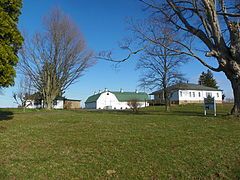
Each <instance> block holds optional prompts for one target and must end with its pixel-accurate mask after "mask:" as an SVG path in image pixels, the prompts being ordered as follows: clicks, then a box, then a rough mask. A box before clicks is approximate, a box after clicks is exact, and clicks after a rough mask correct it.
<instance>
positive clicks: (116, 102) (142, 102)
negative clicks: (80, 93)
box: [85, 90, 149, 109]
mask: <svg viewBox="0 0 240 180" xmlns="http://www.w3.org/2000/svg"><path fill="white" fill-rule="evenodd" d="M148 99H149V98H148V94H147V93H144V92H137V91H136V92H123V91H120V92H110V91H107V90H105V91H104V92H100V93H98V94H95V95H92V96H90V97H88V99H87V100H86V102H85V108H87V109H130V106H129V102H130V101H133V100H135V101H137V103H138V107H140V108H141V107H146V106H149V104H148V102H147V101H148Z"/></svg>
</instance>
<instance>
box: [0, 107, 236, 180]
mask: <svg viewBox="0 0 240 180" xmlns="http://www.w3.org/2000/svg"><path fill="white" fill-rule="evenodd" d="M230 108H231V107H230V106H229V105H224V106H223V105H219V106H218V113H219V114H218V116H217V117H213V116H212V115H208V116H206V117H205V116H203V109H202V107H200V106H199V105H187V106H175V107H173V108H172V111H171V112H170V113H165V112H164V107H149V108H146V109H144V110H141V111H140V112H139V113H138V114H134V113H132V112H129V111H122V112H120V111H118V112H116V111H83V110H78V111H66V110H62V111H60V110H54V111H44V110H40V111H38V110H27V112H22V111H21V110H14V109H1V110H0V177H1V179H4V178H5V179H15V178H16V179H74V178H75V179H111V178H113V179H116V178H119V179H193V178H195V179H199V178H200V179H211V178H212V179H218V178H220V179H225V178H226V179H240V120H237V119H235V118H233V117H229V116H226V114H227V112H228V111H229V110H230Z"/></svg>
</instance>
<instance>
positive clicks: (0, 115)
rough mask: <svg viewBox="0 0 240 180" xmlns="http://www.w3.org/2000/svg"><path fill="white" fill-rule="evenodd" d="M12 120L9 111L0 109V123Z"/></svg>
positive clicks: (11, 113)
mask: <svg viewBox="0 0 240 180" xmlns="http://www.w3.org/2000/svg"><path fill="white" fill-rule="evenodd" d="M12 118H13V112H12V111H9V110H1V109H0V121H7V120H11V119H12Z"/></svg>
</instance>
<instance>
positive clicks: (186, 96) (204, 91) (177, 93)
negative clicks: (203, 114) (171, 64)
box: [150, 83, 223, 104]
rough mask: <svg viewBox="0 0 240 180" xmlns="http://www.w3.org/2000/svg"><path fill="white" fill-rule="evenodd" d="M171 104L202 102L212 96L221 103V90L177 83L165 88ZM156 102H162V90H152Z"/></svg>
mask: <svg viewBox="0 0 240 180" xmlns="http://www.w3.org/2000/svg"><path fill="white" fill-rule="evenodd" d="M167 91H169V92H170V101H171V103H172V104H188V103H203V100H204V98H206V97H208V96H211V97H214V99H215V101H216V103H222V95H223V94H222V90H219V89H215V88H212V87H206V86H203V85H198V84H190V83H178V84H175V85H173V86H170V87H168V88H167ZM150 95H153V96H154V101H155V103H156V104H162V103H164V94H163V90H159V91H155V92H152V93H151V94H150Z"/></svg>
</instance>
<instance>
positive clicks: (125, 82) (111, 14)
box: [0, 0, 233, 107]
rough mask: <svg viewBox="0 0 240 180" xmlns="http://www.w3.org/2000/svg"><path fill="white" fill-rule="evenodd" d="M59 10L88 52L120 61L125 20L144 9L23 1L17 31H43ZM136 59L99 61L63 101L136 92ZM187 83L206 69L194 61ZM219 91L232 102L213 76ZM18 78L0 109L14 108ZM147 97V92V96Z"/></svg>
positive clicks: (0, 97)
mask: <svg viewBox="0 0 240 180" xmlns="http://www.w3.org/2000/svg"><path fill="white" fill-rule="evenodd" d="M55 7H57V8H60V9H61V10H63V11H64V13H65V14H67V15H68V16H70V18H71V19H72V20H73V21H74V22H75V23H76V24H77V25H78V27H79V28H80V30H81V32H82V34H83V36H84V38H85V41H86V43H87V45H88V47H89V48H90V49H92V50H93V51H95V52H100V51H103V50H113V52H114V54H113V55H114V57H115V58H116V59H121V58H122V57H124V55H125V53H124V52H123V51H122V50H119V49H118V43H119V42H120V41H121V40H123V39H124V38H125V37H128V36H130V32H129V31H128V28H127V27H128V25H127V23H126V20H127V18H134V19H142V18H144V11H143V9H144V7H143V5H142V4H141V3H140V2H139V1H138V0H91V1H90V0H41V1H35V0H23V8H22V14H21V16H20V20H19V29H20V30H21V31H22V32H25V33H27V34H29V35H31V34H33V33H35V32H36V31H42V22H43V21H42V19H43V17H44V16H47V14H48V13H49V12H50V11H51V10H52V9H53V8H55ZM137 60H138V57H137V56H135V57H133V58H131V59H129V60H128V61H127V62H124V63H121V64H120V65H118V67H117V68H116V67H115V66H116V64H114V63H111V62H108V61H104V60H98V61H97V63H96V64H95V65H94V66H93V67H91V68H89V69H88V70H87V71H86V72H85V73H84V75H83V76H82V77H80V78H79V80H78V82H76V83H75V84H73V85H72V86H70V87H69V89H67V90H66V93H65V94H64V95H65V96H66V98H71V99H80V100H82V105H84V102H85V100H86V99H87V97H88V96H90V95H93V93H94V92H95V91H96V92H98V91H99V90H104V89H105V88H107V89H108V90H110V91H118V90H120V89H123V90H124V91H135V90H136V89H139V87H138V80H139V75H140V72H139V71H138V70H136V63H137ZM181 70H182V72H183V73H184V74H185V76H186V78H187V79H188V81H189V82H190V83H197V81H198V78H199V75H200V74H201V72H202V71H206V70H207V69H206V68H205V67H203V66H202V65H201V64H200V63H199V62H197V61H196V60H191V61H190V62H189V63H187V64H185V65H183V67H182V68H181ZM214 77H215V78H216V80H217V82H218V85H219V86H220V89H222V90H224V93H225V95H226V97H227V98H232V97H233V96H232V91H231V87H230V83H229V82H228V80H227V79H226V77H225V76H224V74H223V73H214ZM19 81H20V78H19V75H18V74H17V77H16V79H15V86H14V87H10V88H5V89H2V90H1V94H0V107H16V104H15V103H14V100H13V98H12V94H13V92H16V91H17V89H18V86H19ZM148 93H149V92H148Z"/></svg>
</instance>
